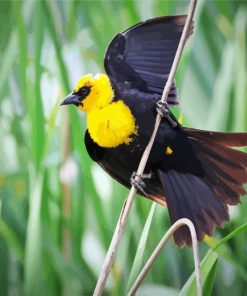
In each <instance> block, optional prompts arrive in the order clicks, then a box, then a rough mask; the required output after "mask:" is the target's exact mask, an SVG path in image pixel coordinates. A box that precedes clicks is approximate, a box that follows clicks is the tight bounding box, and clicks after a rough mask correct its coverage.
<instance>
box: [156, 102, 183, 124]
mask: <svg viewBox="0 0 247 296" xmlns="http://www.w3.org/2000/svg"><path fill="white" fill-rule="evenodd" d="M156 105H157V107H156V110H157V112H158V113H159V114H160V116H161V117H162V118H166V119H167V120H168V121H169V123H170V124H171V126H172V127H173V128H175V127H177V125H178V124H177V122H176V121H175V120H174V119H173V118H172V117H171V112H170V111H169V109H168V105H167V103H166V102H162V101H158V102H157V103H156Z"/></svg>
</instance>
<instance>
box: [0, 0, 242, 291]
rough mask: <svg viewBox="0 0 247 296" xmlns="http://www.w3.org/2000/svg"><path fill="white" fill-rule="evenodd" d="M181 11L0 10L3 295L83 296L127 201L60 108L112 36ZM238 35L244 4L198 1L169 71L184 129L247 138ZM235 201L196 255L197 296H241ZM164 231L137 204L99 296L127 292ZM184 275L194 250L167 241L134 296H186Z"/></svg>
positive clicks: (77, 119)
mask: <svg viewBox="0 0 247 296" xmlns="http://www.w3.org/2000/svg"><path fill="white" fill-rule="evenodd" d="M187 8H188V1H161V0H154V1H127V0H125V1H124V0H123V1H73V0H72V1H49V0H44V1H25V0H23V1H21V0H20V1H11V0H10V1H0V28H1V29H0V65H1V67H0V138H1V145H0V295H1V296H2V295H11V296H12V295H13V296H14V295H72V296H74V295H92V291H93V288H94V286H95V283H96V280H97V276H98V274H99V271H100V267H101V264H102V262H103V259H104V256H105V254H106V250H107V248H108V245H109V242H110V240H111V236H112V234H113V230H114V227H115V224H116V221H117V218H118V215H119V212H120V209H121V207H122V204H123V201H124V198H125V197H126V194H127V190H126V189H124V188H123V187H122V186H120V185H118V184H117V183H116V182H115V181H113V180H112V179H110V178H109V177H108V176H107V175H106V174H105V173H104V172H103V171H102V170H101V169H100V167H99V166H97V165H95V164H94V163H93V162H92V161H91V160H90V159H89V157H88V155H87V153H86V151H85V147H84V144H83V131H84V129H85V116H84V115H83V114H79V112H78V111H77V110H76V109H75V108H73V107H71V108H59V102H61V100H62V99H63V98H64V96H65V95H66V94H68V93H69V92H70V91H71V90H72V89H73V87H74V85H75V83H76V81H77V80H78V78H79V77H80V76H81V75H83V74H85V73H87V72H93V73H97V72H100V71H103V68H102V66H103V56H104V52H105V49H106V46H107V44H108V43H109V42H110V40H111V39H112V38H113V36H114V35H115V34H116V33H117V32H119V31H122V30H124V29H126V28H127V27H129V26H131V25H133V24H135V23H137V22H139V21H141V20H145V19H148V18H151V17H155V16H160V15H170V14H181V13H182V14H183V13H186V12H187ZM246 33H247V1H234V0H232V1H230V0H229V1H205V0H200V1H198V7H197V10H196V16H195V33H194V35H193V37H192V38H191V40H190V41H189V42H188V44H187V46H186V49H185V52H184V54H183V59H182V61H181V63H180V66H179V69H178V72H177V85H178V87H179V94H180V100H181V110H182V113H183V117H184V125H186V126H190V127H196V128H205V129H206V128H210V129H212V130H224V131H226V130H227V131H247V59H246V54H247V47H246V46H247V43H246V36H247V35H246ZM174 112H175V113H176V114H179V113H180V110H178V109H177V110H175V111H174ZM242 200H243V202H242V205H241V206H237V207H234V208H230V214H231V222H229V223H227V224H226V226H225V229H224V230H217V232H216V235H215V238H207V239H206V241H205V243H201V244H200V255H201V258H204V259H203V260H204V261H203V267H202V274H203V282H204V292H205V295H210V294H211V293H212V295H225V296H227V295H246V293H247V259H246V258H247V244H246V242H247V234H246V230H247V227H246V224H245V223H246V217H247V200H246V198H243V199H242ZM147 217H149V218H148V220H147V222H146V224H145V221H146V219H147ZM144 225H145V226H144ZM168 227H169V220H168V215H167V210H166V209H164V208H162V207H160V206H152V204H151V202H150V201H148V200H145V199H144V198H139V197H137V198H136V201H135V204H134V207H133V210H132V212H131V214H130V218H129V221H128V224H127V227H126V230H125V233H124V238H123V241H122V243H121V247H120V250H119V251H118V254H117V258H116V261H115V264H114V268H113V271H112V273H111V277H110V280H109V281H108V284H107V291H106V293H105V295H124V294H125V293H126V288H127V286H128V285H129V284H131V283H132V282H133V279H134V278H135V277H136V275H137V273H138V271H139V270H140V266H142V264H143V262H144V261H145V260H146V259H147V258H148V255H150V253H151V252H152V250H153V249H154V247H155V246H156V244H157V242H158V241H159V240H160V239H161V237H162V235H163V234H164V232H165V231H166V230H167V229H168ZM229 233H230V235H229ZM227 235H228V236H227ZM140 237H141V240H140ZM223 238H224V240H223V242H222V241H221V245H220V246H219V245H218V242H219V241H220V240H221V239H223ZM215 246H218V247H217V249H216V250H214V251H212V248H214V247H215ZM137 247H138V252H137V256H135V255H136V250H137ZM210 250H211V251H210ZM134 259H135V260H134ZM133 261H134V264H133ZM192 271H193V256H192V251H191V250H190V249H188V248H184V249H182V250H180V249H178V248H177V247H175V246H174V243H173V242H170V243H169V244H168V245H167V246H166V248H165V249H164V251H163V252H162V254H161V255H160V256H159V259H158V260H157V262H156V263H155V265H154V266H153V267H152V269H151V271H150V272H149V274H148V276H147V278H146V280H145V282H144V283H143V285H142V287H141V289H140V291H139V295H151V294H153V295H178V293H179V291H180V290H181V288H182V287H183V286H184V288H183V290H182V291H181V292H180V295H195V294H196V290H195V286H194V282H193V275H192V277H191V278H190V280H189V281H187V280H188V278H189V276H190V275H191V273H192Z"/></svg>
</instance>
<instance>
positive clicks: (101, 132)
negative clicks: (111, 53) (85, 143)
mask: <svg viewBox="0 0 247 296" xmlns="http://www.w3.org/2000/svg"><path fill="white" fill-rule="evenodd" d="M83 86H87V87H90V93H89V95H88V96H87V97H86V98H85V99H83V101H82V105H80V106H79V109H81V110H82V111H84V112H86V113H87V125H88V131H89V134H90V136H91V138H92V139H93V140H94V141H95V142H96V143H97V144H98V145H99V146H101V147H105V148H115V147H117V146H119V145H121V144H129V143H130V142H131V140H132V139H131V136H133V135H134V134H136V132H137V128H136V124H135V118H134V116H133V115H132V113H131V110H130V109H129V107H128V106H127V105H125V103H124V102H123V101H122V100H118V101H116V102H112V100H113V98H114V92H113V89H112V87H111V83H110V80H109V78H108V76H107V75H105V74H97V75H96V76H95V77H93V76H92V75H90V74H88V75H85V76H83V77H82V78H81V79H80V80H79V81H78V83H77V85H76V88H75V92H78V91H79V90H80V89H81V88H82V87H83Z"/></svg>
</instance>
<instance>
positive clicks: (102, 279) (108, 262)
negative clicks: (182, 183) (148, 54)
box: [93, 0, 197, 296]
mask: <svg viewBox="0 0 247 296" xmlns="http://www.w3.org/2000/svg"><path fill="white" fill-rule="evenodd" d="M196 3H197V0H191V2H190V8H189V12H188V16H187V19H186V22H185V26H184V29H183V33H182V36H181V39H180V42H179V45H178V48H177V52H176V55H175V58H174V61H173V64H172V68H171V71H170V73H169V77H168V79H167V82H166V85H165V87H164V91H163V94H162V98H161V101H162V102H163V103H165V101H166V100H167V97H168V94H169V91H170V89H171V87H172V82H173V79H174V76H175V72H176V69H177V66H178V63H179V61H180V58H181V55H182V52H183V49H184V45H185V43H186V39H187V38H186V36H187V33H188V31H189V28H190V24H191V21H192V18H193V15H194V11H195V7H196ZM160 122H161V116H160V114H159V113H158V114H157V116H156V121H155V125H154V130H153V133H152V135H151V138H150V141H149V143H148V145H147V147H146V148H145V151H144V152H143V155H142V158H141V161H140V163H139V166H138V169H137V174H136V180H138V176H141V175H142V174H143V172H144V169H145V166H146V163H147V161H148V157H149V154H150V151H151V149H152V146H153V143H154V139H155V136H156V133H157V131H158V128H159V125H160ZM135 194H136V189H135V187H134V186H132V187H131V189H130V192H129V195H128V198H127V200H126V201H125V203H124V205H123V208H122V211H121V213H120V216H119V219H118V222H117V225H116V228H115V231H114V234H113V237H112V240H111V244H110V246H109V249H108V252H107V254H106V257H105V261H104V263H103V266H102V269H101V272H100V275H99V278H98V281H97V284H96V287H95V290H94V294H93V295H94V296H100V295H102V293H103V290H104V287H105V284H106V281H107V279H108V276H109V273H110V270H111V266H112V263H113V260H114V257H115V253H116V250H117V247H118V245H119V242H120V240H121V237H122V234H123V230H124V227H125V223H126V220H127V217H128V214H129V211H130V209H131V206H132V203H133V201H134V197H135Z"/></svg>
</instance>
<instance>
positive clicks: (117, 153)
mask: <svg viewBox="0 0 247 296" xmlns="http://www.w3.org/2000/svg"><path fill="white" fill-rule="evenodd" d="M186 17H187V16H186V15H177V16H162V17H158V18H154V19H150V20H146V21H143V22H141V23H138V24H136V25H134V26H132V27H130V28H128V29H127V30H125V31H123V32H122V33H118V34H117V35H116V36H115V37H114V38H113V40H112V41H111V42H110V44H109V46H108V48H107V50H106V53H105V58H104V68H105V73H99V74H96V75H93V74H86V75H84V76H82V77H81V78H80V79H79V80H78V82H77V84H76V86H75V88H74V90H73V91H72V93H71V94H69V95H68V96H67V97H66V98H65V99H64V100H63V101H62V103H61V105H69V104H72V105H75V106H76V107H77V108H78V109H79V110H80V111H83V112H85V113H86V114H87V129H86V131H85V136H84V142H85V146H86V149H87V152H88V154H89V156H90V157H91V159H92V160H93V161H95V162H97V163H98V164H99V165H100V166H101V167H102V168H103V169H104V170H105V171H106V172H107V173H108V174H109V175H110V176H111V177H112V178H114V179H115V180H116V181H118V182H119V183H121V184H122V185H123V186H125V187H127V188H130V187H131V185H134V186H135V187H136V188H137V190H138V193H139V194H140V195H142V196H144V197H146V198H148V199H150V200H152V201H154V202H156V203H158V204H160V205H162V206H165V207H167V208H168V213H169V218H170V222H171V223H172V224H173V223H174V222H175V221H177V220H178V219H180V218H188V219H190V220H191V221H192V223H193V224H194V226H195V230H196V233H197V238H198V240H199V241H202V240H203V239H204V238H205V235H209V236H212V235H213V234H214V230H215V228H216V227H223V225H224V223H225V222H226V221H228V220H229V213H228V205H236V204H238V203H240V197H241V196H243V195H245V194H246V191H245V189H244V184H245V183H246V182H247V153H245V152H242V151H240V150H239V149H236V148H238V147H245V146H247V133H245V132H236V133H226V132H214V131H206V130H198V129H194V128H188V127H184V126H182V124H181V123H179V121H178V120H177V119H176V117H175V116H174V115H173V113H172V111H171V108H172V107H173V106H175V105H178V104H179V98H178V94H177V87H176V83H175V80H174V81H173V83H172V87H171V89H170V93H169V95H168V97H167V101H166V103H162V102H161V97H162V92H163V88H164V85H165V83H166V81H167V79H168V75H169V72H170V70H171V66H172V63H173V60H174V56H175V54H176V50H177V47H178V44H179V41H180V38H181V35H182V32H183V28H184V26H185V21H186ZM193 30H194V24H193V22H192V23H191V25H190V28H189V31H188V34H187V38H189V37H190V36H191V35H192V33H193ZM157 111H158V112H160V113H161V114H162V115H163V117H162V120H161V124H160V127H159V129H158V132H157V135H156V138H155V141H154V144H153V147H152V150H151V153H150V156H149V159H148V161H147V165H146V168H145V170H144V173H143V175H142V176H140V178H139V181H138V182H137V181H136V179H135V178H134V177H135V174H136V173H135V171H136V170H137V167H138V164H139V162H140V159H141V157H142V154H143V152H144V150H145V147H146V145H147V144H148V142H149V139H150V136H151V134H152V131H153V128H154V124H155V118H156V115H157ZM174 241H175V243H176V245H177V246H179V247H182V246H191V243H192V242H191V236H190V233H189V230H188V229H187V227H185V226H183V227H181V228H180V229H178V230H177V231H176V232H175V234H174Z"/></svg>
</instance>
